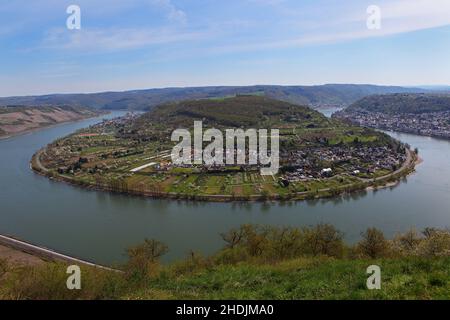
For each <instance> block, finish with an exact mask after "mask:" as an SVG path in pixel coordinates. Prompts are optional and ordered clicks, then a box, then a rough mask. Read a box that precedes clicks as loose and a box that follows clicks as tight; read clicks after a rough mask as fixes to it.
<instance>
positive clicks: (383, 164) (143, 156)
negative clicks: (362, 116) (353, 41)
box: [32, 95, 416, 201]
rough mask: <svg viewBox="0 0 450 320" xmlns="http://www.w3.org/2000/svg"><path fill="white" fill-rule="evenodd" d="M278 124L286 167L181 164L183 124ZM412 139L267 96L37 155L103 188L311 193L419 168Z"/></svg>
mask: <svg viewBox="0 0 450 320" xmlns="http://www.w3.org/2000/svg"><path fill="white" fill-rule="evenodd" d="M195 121H203V124H204V126H205V127H210V128H218V129H220V130H225V128H242V129H247V128H256V129H261V128H264V129H273V128H276V129H279V136H280V138H279V140H280V141H279V144H280V151H279V155H280V169H279V172H278V173H277V174H274V175H269V176H267V175H261V173H260V169H261V165H223V166H211V165H206V164H191V165H186V164H174V163H172V161H171V150H172V148H173V147H174V146H175V142H172V141H171V134H172V132H173V131H174V130H175V129H178V128H185V129H187V130H191V131H192V129H193V125H194V122H195ZM415 157H416V155H415V154H414V153H413V152H411V151H410V150H409V146H406V145H404V144H402V143H401V142H399V141H396V140H394V139H393V138H391V137H389V136H388V135H386V134H384V133H380V132H377V131H375V130H372V129H368V128H361V127H357V126H352V125H347V124H345V123H343V122H341V121H340V120H337V119H328V118H326V117H325V116H323V115H322V114H321V113H319V112H317V111H314V110H312V109H310V108H308V107H304V106H299V105H294V104H291V103H288V102H282V101H278V100H273V99H270V98H267V97H264V96H250V95H249V96H237V97H232V98H224V99H202V100H188V101H182V102H176V103H169V104H163V105H160V106H158V107H156V108H154V109H153V110H151V111H150V112H147V113H145V114H143V115H136V114H128V115H126V116H124V117H121V118H116V119H113V120H105V121H103V122H102V123H100V124H98V125H95V126H91V127H89V128H86V129H83V130H80V131H77V132H75V133H74V134H72V135H70V136H67V137H64V138H62V139H59V140H57V141H54V142H53V143H51V144H50V145H48V146H47V147H46V148H44V149H42V150H40V151H39V152H37V153H36V154H35V155H34V157H33V159H32V168H33V169H34V170H35V171H36V172H38V173H41V174H43V175H46V176H48V177H51V178H53V179H55V180H60V181H65V182H68V183H71V184H74V185H79V186H83V187H88V188H95V189H99V190H106V191H113V192H122V193H127V194H134V195H142V196H150V197H169V198H177V199H192V200H207V201H233V200H244V201H245V200H269V199H273V200H287V199H293V200H302V199H312V198H319V197H329V196H335V195H338V194H341V193H346V192H351V191H354V190H362V189H365V188H368V187H380V186H384V185H386V184H388V183H390V182H393V181H397V180H398V179H399V178H400V177H402V176H404V175H406V174H408V173H409V172H411V171H412V170H413V169H414V162H415Z"/></svg>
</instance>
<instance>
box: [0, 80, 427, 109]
mask: <svg viewBox="0 0 450 320" xmlns="http://www.w3.org/2000/svg"><path fill="white" fill-rule="evenodd" d="M425 91H426V90H424V89H415V88H403V87H390V86H374V85H352V84H327V85H320V86H271V85H257V86H243V87H237V86H234V87H225V86H216V87H191V88H164V89H149V90H134V91H124V92H102V93H92V94H52V95H43V96H25V97H5V98H0V105H27V106H33V105H53V106H55V105H72V106H89V107H92V108H96V109H110V110H113V109H116V110H117V109H129V110H146V109H147V110H148V109H150V108H153V107H155V106H157V105H160V104H163V103H167V102H174V101H183V100H193V99H209V98H221V97H222V98H223V97H230V96H235V95H238V94H257V95H265V96H267V97H270V98H274V99H277V100H283V101H287V102H291V103H295V104H301V105H311V106H313V107H318V106H323V105H341V106H347V105H349V104H351V103H353V102H355V101H357V100H358V99H361V98H363V97H365V96H368V95H372V94H387V93H396V92H398V93H402V92H425Z"/></svg>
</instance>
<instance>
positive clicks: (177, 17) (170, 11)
mask: <svg viewBox="0 0 450 320" xmlns="http://www.w3.org/2000/svg"><path fill="white" fill-rule="evenodd" d="M150 4H152V5H154V6H158V7H160V8H162V9H163V10H165V11H166V12H167V18H168V19H169V20H171V21H175V22H180V23H183V24H184V23H186V21H187V15H186V13H185V12H184V11H182V10H180V9H178V8H177V7H176V6H175V5H174V4H173V3H172V2H171V0H150Z"/></svg>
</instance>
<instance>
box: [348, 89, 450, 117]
mask: <svg viewBox="0 0 450 320" xmlns="http://www.w3.org/2000/svg"><path fill="white" fill-rule="evenodd" d="M345 111H346V112H364V111H365V112H381V113H386V114H405V113H416V114H421V113H428V112H443V111H450V94H411V93H408V94H405V93H403V94H399V93H397V94H387V95H372V96H368V97H365V98H362V99H361V100H359V101H357V102H355V103H354V104H352V105H351V106H349V107H348V108H347V109H346V110H345Z"/></svg>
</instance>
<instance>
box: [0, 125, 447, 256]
mask: <svg viewBox="0 0 450 320" xmlns="http://www.w3.org/2000/svg"><path fill="white" fill-rule="evenodd" d="M94 122H95V120H87V121H83V122H79V123H74V124H64V125H61V126H58V127H54V128H50V129H47V130H43V131H39V132H36V133H33V134H29V135H26V136H21V137H16V138H12V139H9V140H4V141H0V154H1V157H0V177H1V180H0V187H1V190H2V192H1V193H0V203H1V210H0V233H3V234H9V235H14V236H17V237H19V238H22V239H25V240H28V241H32V242H35V243H37V244H42V245H44V246H46V247H49V248H52V249H55V250H58V251H61V252H64V253H69V254H72V255H75V256H79V257H81V258H85V259H90V260H94V261H96V262H100V263H113V262H120V261H123V260H124V258H125V256H124V254H123V253H124V250H125V248H126V247H128V246H131V245H134V244H136V243H139V242H141V241H142V240H143V239H144V238H155V239H159V240H161V241H163V242H165V243H166V244H167V245H169V247H170V252H169V254H168V255H167V259H168V260H170V259H176V258H180V257H183V256H185V254H186V253H187V252H188V251H189V250H190V249H194V250H199V251H202V252H204V253H206V254H208V253H211V252H214V251H215V250H217V249H218V248H219V247H221V246H222V245H223V244H222V241H221V238H220V236H219V234H220V233H221V232H225V231H227V230H229V229H230V228H233V227H237V226H239V225H241V224H244V223H257V224H269V225H292V226H306V225H314V224H317V223H321V222H324V223H331V224H333V225H335V226H336V227H337V228H339V229H340V230H342V231H344V232H345V236H346V239H347V240H348V241H356V240H357V239H359V235H360V232H361V231H363V230H364V229H366V228H367V227H377V228H380V229H382V230H383V231H384V232H385V233H386V235H387V236H392V235H394V234H395V233H397V232H402V231H406V230H407V229H409V228H410V227H412V226H413V227H416V228H417V229H422V228H424V227H427V226H431V227H447V226H450V210H449V209H448V208H450V197H449V196H448V194H449V192H450V185H449V181H450V167H449V166H448V163H449V162H448V159H449V158H450V143H449V142H448V141H443V140H437V139H432V138H427V137H418V136H413V135H407V134H396V133H392V135H393V136H394V137H395V138H397V139H400V140H402V141H405V142H408V143H409V144H411V145H412V146H413V147H418V148H419V152H420V156H421V157H422V158H423V159H424V162H423V163H422V164H420V165H419V166H418V168H417V172H416V173H414V174H412V175H411V176H409V177H408V178H406V179H403V180H402V182H401V183H400V184H399V185H398V186H396V187H392V188H386V189H382V190H378V191H368V192H366V191H361V192H357V193H352V194H350V195H345V196H341V197H337V198H331V199H320V200H308V201H303V202H293V201H284V202H280V203H277V202H267V203H253V202H247V203H204V202H192V201H177V200H153V199H146V198H142V197H128V196H125V195H120V194H110V193H105V192H97V191H91V190H84V189H80V188H77V187H72V186H69V185H66V184H62V183H58V182H52V181H50V180H48V179H47V178H44V177H40V176H38V175H35V174H33V173H32V172H31V171H30V169H29V165H28V162H29V160H30V158H31V156H32V154H33V153H34V152H35V151H36V150H38V149H39V148H41V147H42V146H44V145H45V144H47V143H49V142H51V141H53V140H54V139H56V138H57V137H61V136H64V135H66V134H68V133H70V132H73V131H74V130H76V129H78V128H81V127H85V126H87V125H89V124H92V123H94Z"/></svg>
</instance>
